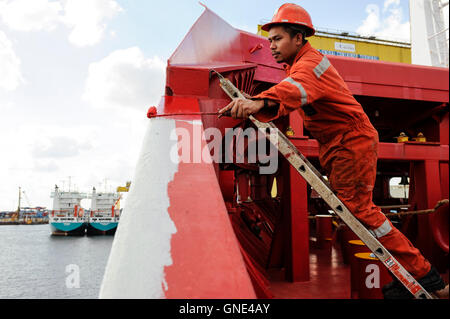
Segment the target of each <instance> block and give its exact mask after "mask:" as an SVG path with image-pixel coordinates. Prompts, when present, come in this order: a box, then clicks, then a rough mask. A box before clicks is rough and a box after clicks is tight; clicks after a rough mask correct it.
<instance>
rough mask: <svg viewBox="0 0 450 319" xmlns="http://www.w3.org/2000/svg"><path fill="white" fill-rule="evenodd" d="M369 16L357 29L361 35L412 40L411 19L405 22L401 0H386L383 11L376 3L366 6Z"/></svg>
mask: <svg viewBox="0 0 450 319" xmlns="http://www.w3.org/2000/svg"><path fill="white" fill-rule="evenodd" d="M366 13H367V17H366V19H365V20H364V21H363V23H362V25H361V26H359V27H358V28H357V30H356V32H358V33H359V34H361V35H364V36H369V35H374V36H377V37H379V38H386V39H393V40H402V41H410V38H411V35H410V25H409V21H406V22H403V10H402V8H401V6H400V0H385V1H384V5H383V10H382V11H381V10H380V8H379V6H378V5H376V4H369V5H367V7H366Z"/></svg>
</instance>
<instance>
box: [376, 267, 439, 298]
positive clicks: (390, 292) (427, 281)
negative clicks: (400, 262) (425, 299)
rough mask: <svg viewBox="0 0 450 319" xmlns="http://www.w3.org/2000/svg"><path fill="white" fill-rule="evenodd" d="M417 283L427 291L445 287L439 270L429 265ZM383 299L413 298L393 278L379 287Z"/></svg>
mask: <svg viewBox="0 0 450 319" xmlns="http://www.w3.org/2000/svg"><path fill="white" fill-rule="evenodd" d="M417 281H418V282H419V284H420V285H421V286H422V287H423V288H424V289H425V290H426V291H427V292H429V293H432V292H434V291H438V290H441V289H444V288H445V282H444V280H443V279H442V277H441V275H440V274H439V272H438V271H437V270H436V268H434V267H433V266H431V269H430V271H429V272H428V273H427V274H426V275H425V276H423V277H422V278H420V279H418V280H417ZM381 291H382V292H383V296H384V299H413V298H414V296H413V294H412V293H410V292H409V290H408V289H406V288H405V286H403V285H402V283H401V282H400V281H399V280H398V279H397V278H395V279H394V280H393V281H392V282H390V283H388V284H387V285H385V286H383V288H382V289H381Z"/></svg>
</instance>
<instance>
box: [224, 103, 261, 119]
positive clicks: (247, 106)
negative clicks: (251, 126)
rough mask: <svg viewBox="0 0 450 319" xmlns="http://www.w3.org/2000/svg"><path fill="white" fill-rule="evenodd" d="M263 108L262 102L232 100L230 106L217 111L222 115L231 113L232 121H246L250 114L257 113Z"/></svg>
mask: <svg viewBox="0 0 450 319" xmlns="http://www.w3.org/2000/svg"><path fill="white" fill-rule="evenodd" d="M263 107H264V101H263V100H256V101H253V100H244V99H234V100H233V101H231V103H230V104H228V105H227V106H225V107H224V108H223V109H221V110H220V111H219V114H223V113H225V112H226V111H228V110H229V111H231V117H232V118H234V119H248V117H249V116H250V115H252V114H255V113H258V112H259V110H261V109H262V108H263Z"/></svg>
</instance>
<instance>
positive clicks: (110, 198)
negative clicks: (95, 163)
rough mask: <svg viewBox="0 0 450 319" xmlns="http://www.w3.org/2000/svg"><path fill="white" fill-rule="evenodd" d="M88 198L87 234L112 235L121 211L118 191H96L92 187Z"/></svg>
mask: <svg viewBox="0 0 450 319" xmlns="http://www.w3.org/2000/svg"><path fill="white" fill-rule="evenodd" d="M89 198H90V199H91V208H90V211H89V217H88V219H87V225H86V233H87V235H114V233H115V232H116V228H117V225H118V224H119V219H120V213H121V208H120V199H121V195H120V193H117V192H104V193H101V192H99V193H97V190H96V189H95V187H93V188H92V193H91V194H90V195H89Z"/></svg>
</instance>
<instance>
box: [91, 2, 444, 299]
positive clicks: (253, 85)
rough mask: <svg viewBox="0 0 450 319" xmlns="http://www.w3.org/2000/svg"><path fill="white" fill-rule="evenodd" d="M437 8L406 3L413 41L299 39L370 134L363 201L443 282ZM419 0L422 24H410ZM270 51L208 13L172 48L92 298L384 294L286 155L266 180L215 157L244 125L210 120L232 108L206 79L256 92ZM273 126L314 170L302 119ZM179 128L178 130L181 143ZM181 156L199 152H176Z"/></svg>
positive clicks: (269, 69)
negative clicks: (426, 59)
mask: <svg viewBox="0 0 450 319" xmlns="http://www.w3.org/2000/svg"><path fill="white" fill-rule="evenodd" d="M437 2H439V1H434V0H414V1H411V2H410V8H411V13H412V14H411V25H412V26H413V27H414V28H415V25H416V23H418V24H419V22H421V21H422V20H426V21H425V22H431V24H430V23H426V24H424V25H426V26H425V27H424V28H422V29H423V30H421V31H420V32H422V33H423V32H426V33H427V34H422V35H421V36H420V37H418V38H417V37H416V36H417V34H413V35H412V40H411V43H398V42H393V41H384V40H381V39H378V38H376V37H372V36H370V37H369V36H368V37H363V36H354V35H352V34H349V33H330V32H318V33H317V36H315V37H312V38H311V40H310V42H311V43H312V44H313V46H315V47H316V48H317V49H320V50H321V51H322V52H323V54H324V55H326V56H327V58H328V60H329V61H330V62H331V64H332V65H333V66H334V67H335V68H336V69H337V71H338V72H339V73H340V75H341V76H342V78H343V79H344V81H345V82H346V84H347V86H348V88H349V90H350V91H351V92H352V94H353V95H354V97H355V98H356V100H357V101H358V102H359V103H360V104H361V105H362V107H363V108H364V110H365V112H366V114H367V115H368V117H369V118H370V121H371V122H372V124H373V125H374V127H375V128H376V129H377V131H378V132H379V136H380V143H379V150H378V167H377V178H376V183H375V186H374V190H373V201H374V203H375V204H376V205H378V206H379V207H380V208H381V209H382V210H383V212H384V213H385V214H386V216H388V217H389V218H390V220H391V221H392V223H394V224H395V225H396V227H397V228H398V229H399V230H400V231H401V232H403V233H404V234H405V236H407V237H408V239H409V240H410V241H411V242H412V243H413V244H414V245H415V247H417V248H418V249H420V251H421V252H422V254H423V255H424V256H425V257H426V258H427V259H428V260H429V261H430V262H431V263H432V264H433V265H434V266H435V267H436V269H437V270H438V271H439V273H440V274H441V275H442V276H443V277H444V279H445V280H446V281H447V282H448V274H449V261H448V253H449V205H448V197H449V175H448V173H449V69H448V40H447V51H446V52H444V51H445V50H444V51H442V50H438V52H440V53H442V54H440V55H439V56H438V57H437V58H436V61H437V62H436V63H441V64H436V65H435V64H428V65H424V64H423V63H420V61H418V60H417V56H418V55H417V52H418V51H419V50H425V49H424V48H425V47H426V50H428V48H429V49H430V50H431V51H432V52H434V53H433V54H435V53H436V51H435V48H444V49H445V46H444V47H443V46H441V45H440V42H441V40H440V39H441V37H442V35H443V34H444V35H445V32H443V31H442V30H437V29H433V28H430V25H431V26H436V25H442V24H441V23H439V21H438V20H439V19H440V17H437V16H438V15H439V14H438V13H439V12H437V11H436V10H434V9H436V8H434V9H433V8H432V9H433V10H431V9H430V6H432V5H433V6H434V5H435V4H436V3H437ZM418 3H421V5H422V7H420V6H418ZM424 5H425V8H428V9H427V10H428V13H426V14H425V18H423V17H422V18H420V19H422V20H421V21H419V20H420V19H419V18H414V19H413V16H414V14H415V13H421V14H422V13H423V11H424ZM419 7H420V8H419ZM444 7H445V6H444ZM430 10H431V11H430ZM444 10H448V2H447V7H446V9H444ZM438 11H439V10H438ZM436 12H437V13H436ZM422 16H423V15H422ZM447 30H448V29H447ZM444 31H445V30H444ZM417 32H419V31H417ZM447 34H448V31H447ZM438 40H439V41H438ZM319 42H320V43H322V44H320V43H319ZM434 42H439V43H438V44H436V43H434ZM425 44H426V45H425ZM321 45H322V47H321ZM269 48H270V43H269V41H268V40H267V38H266V37H264V34H254V33H250V32H246V31H242V30H239V29H235V28H234V27H232V26H231V25H230V24H228V23H227V22H226V21H225V20H223V19H222V18H221V17H219V16H218V15H217V14H215V13H214V12H212V11H211V10H209V9H208V8H206V7H205V11H204V12H203V14H202V15H201V16H200V17H199V18H198V20H197V21H196V22H195V23H194V25H193V26H192V27H191V28H190V29H189V31H188V33H187V35H186V36H185V38H184V39H183V40H182V42H181V43H180V44H179V46H178V47H177V48H176V50H175V51H174V52H173V54H172V56H171V57H170V58H169V60H168V63H167V71H166V80H165V81H166V82H165V93H164V96H163V97H162V99H161V102H160V104H159V105H158V106H157V108H156V111H157V112H154V111H155V108H152V111H151V112H150V110H149V113H148V115H147V116H148V117H149V118H150V119H149V123H148V127H147V133H146V136H145V138H144V143H143V149H142V151H141V157H140V159H139V161H138V162H137V165H136V170H135V176H134V179H133V183H134V186H133V188H132V189H131V190H130V193H129V195H128V199H127V206H126V207H125V209H124V212H125V213H124V214H123V216H122V218H121V224H120V226H119V227H118V229H117V232H116V235H115V239H114V243H113V246H112V248H111V253H110V256H109V259H108V263H107V266H106V270H105V274H104V277H103V282H102V286H101V289H100V294H99V296H100V298H174V299H197V298H200V299H252V298H263V299H269V298H279V299H284V298H286V299H328V298H332V299H350V298H355V299H356V298H359V299H380V298H383V296H382V293H381V287H382V286H383V285H385V284H386V283H388V282H390V281H392V277H391V276H390V275H389V273H388V271H387V269H386V268H385V267H384V266H383V264H381V263H380V261H379V260H378V259H376V258H373V257H372V256H371V255H370V252H369V251H368V249H367V247H364V246H365V245H364V243H362V242H361V241H360V240H358V238H357V237H356V235H355V234H354V233H353V232H352V231H351V230H350V229H349V227H348V226H346V225H344V224H343V223H342V221H341V220H339V219H338V218H336V216H335V215H333V214H331V213H330V208H329V206H328V205H327V204H326V203H325V202H324V201H323V199H322V198H321V197H320V196H318V194H317V193H316V192H315V191H314V189H312V188H311V187H310V186H309V185H308V184H307V183H306V181H305V180H304V179H303V178H302V177H301V176H300V175H299V174H298V172H297V171H296V170H295V169H294V168H292V167H291V166H290V164H289V162H288V161H287V160H286V159H285V158H283V157H282V156H279V158H278V168H277V171H276V172H275V173H273V174H267V175H262V174H260V173H259V169H260V168H261V167H264V164H265V163H264V162H256V163H255V162H251V161H250V160H249V156H247V157H245V155H246V154H244V158H243V161H242V160H238V158H237V156H236V157H233V158H232V159H231V160H230V161H227V162H225V163H224V162H219V161H213V160H212V158H213V154H214V156H215V155H216V152H218V151H219V152H222V154H223V153H224V152H226V150H232V151H234V150H236V148H237V142H236V141H237V140H238V138H239V136H234V137H233V138H231V139H228V140H227V139H226V138H224V136H225V137H226V136H227V135H226V132H227V130H229V129H230V128H233V129H235V128H241V129H242V130H245V129H247V128H249V127H251V124H250V123H249V122H248V121H241V120H234V119H232V118H222V119H218V118H217V116H212V114H216V113H215V112H217V110H219V109H221V108H223V107H224V106H226V105H227V104H228V103H229V102H230V99H229V98H228V96H227V95H226V94H225V93H224V92H223V91H222V89H221V88H220V85H219V80H218V78H217V77H216V76H215V75H214V72H213V71H217V72H220V74H222V75H223V76H224V77H226V78H227V79H228V80H230V81H231V82H232V83H233V84H234V85H235V86H236V87H237V88H238V89H239V90H241V91H243V92H245V93H247V94H249V95H251V96H254V95H256V94H258V93H260V92H262V91H265V90H267V89H268V88H270V87H272V86H273V85H275V84H277V83H279V82H281V81H282V80H283V79H285V77H286V74H285V71H284V68H283V67H282V66H281V65H279V64H277V63H276V62H275V61H274V59H273V57H272V55H271V52H270V49H269ZM441 51H442V52H441ZM428 54H429V52H428ZM411 62H412V63H411ZM425 64H426V63H425ZM158 115H161V116H158ZM274 124H275V125H276V126H277V127H278V129H279V130H280V131H281V132H283V133H285V135H286V136H288V138H289V139H290V141H291V142H292V143H293V144H294V145H295V147H297V149H298V150H299V151H300V152H301V153H302V154H303V155H304V156H305V157H307V158H308V160H309V161H310V162H311V163H312V164H313V165H314V166H315V167H316V168H317V169H318V170H320V172H322V174H325V173H324V171H323V170H322V168H321V167H320V163H319V160H318V154H319V145H318V143H317V141H316V140H315V139H313V138H312V137H311V136H310V134H309V132H308V131H307V130H306V129H305V128H304V126H303V121H302V119H301V117H300V114H298V113H297V112H292V113H290V114H289V115H288V116H285V117H283V118H280V119H277V120H276V121H274ZM176 131H179V133H183V135H182V136H178V139H177V138H176V137H175V138H173V135H174V134H173V133H174V132H176ZM211 132H220V134H217V135H218V136H220V137H219V138H222V140H221V143H220V146H217V143H215V144H213V143H211V144H209V143H208V144H207V141H206V139H207V138H208V137H207V136H206V137H205V135H207V134H210V133H211ZM184 133H185V134H184ZM177 134H178V133H177ZM180 135H181V134H180ZM202 136H204V137H205V138H201V137H202ZM264 141H265V139H264ZM246 142H248V143H246V144H245V147H246V149H250V148H251V147H252V143H253V144H255V143H256V142H257V141H256V140H255V139H253V140H252V139H251V138H250V137H248V136H247V140H246ZM185 145H187V147H186V148H184V147H185ZM208 147H209V149H208ZM258 147H259V146H258ZM186 149H189V151H192V150H193V151H194V152H195V151H197V153H194V154H190V153H189V154H188V155H189V156H185V155H186V154H184V151H185V150H186ZM174 150H175V151H174ZM176 150H178V153H177V152H176ZM202 151H203V152H202ZM208 151H209V152H208ZM201 152H202V153H201ZM199 153H201V154H199ZM177 155H179V157H178V158H177V157H176V156H177ZM182 155H183V156H182ZM192 155H193V158H194V161H191V156H192ZM208 155H211V157H208ZM174 156H175V157H174ZM196 157H197V158H202V159H203V158H204V157H206V158H205V159H204V160H199V161H195V158H196ZM185 158H187V160H186V159H185ZM437 203H443V204H442V205H440V206H437V205H436V204H437ZM131 260H132V261H133V262H130V261H131ZM367 269H369V270H370V273H368V272H367ZM143 273H145V276H142V274H143ZM187 274H188V275H187ZM374 278H377V279H376V280H375V279H374ZM372 279H373V282H372V281H371V280H372ZM367 282H369V283H370V285H368V284H367Z"/></svg>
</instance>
